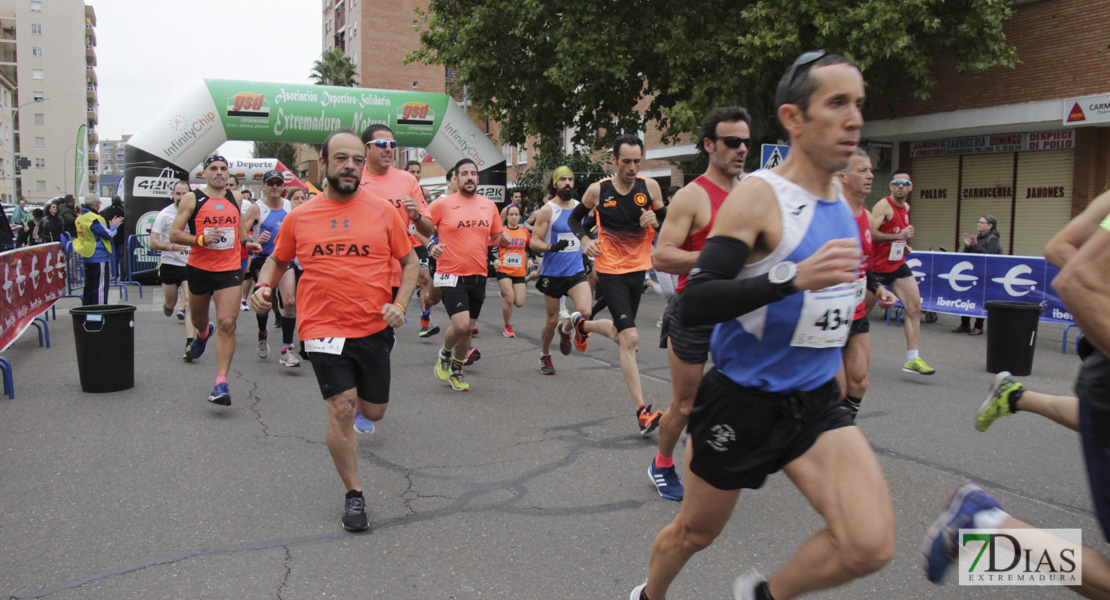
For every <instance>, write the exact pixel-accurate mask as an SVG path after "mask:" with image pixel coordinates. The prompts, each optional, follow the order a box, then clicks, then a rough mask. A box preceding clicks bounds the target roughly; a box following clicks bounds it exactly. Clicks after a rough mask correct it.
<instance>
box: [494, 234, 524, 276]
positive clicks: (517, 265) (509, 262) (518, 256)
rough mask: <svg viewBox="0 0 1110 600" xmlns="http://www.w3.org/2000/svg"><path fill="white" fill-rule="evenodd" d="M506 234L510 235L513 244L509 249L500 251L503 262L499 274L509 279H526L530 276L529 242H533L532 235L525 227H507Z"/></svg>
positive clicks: (500, 258)
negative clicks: (525, 277) (526, 276)
mask: <svg viewBox="0 0 1110 600" xmlns="http://www.w3.org/2000/svg"><path fill="white" fill-rule="evenodd" d="M505 233H507V234H509V237H510V238H512V242H510V243H509V246H508V247H506V248H501V249H500V253H501V255H500V256H498V259H499V260H500V261H501V268H500V269H498V270H497V272H498V273H504V274H506V275H508V276H509V277H524V276H525V275H527V274H528V242H529V241H531V239H532V235H531V234H530V233H528V230H527V229H525V228H523V227H517V228H516V229H509V228H508V227H506V228H505Z"/></svg>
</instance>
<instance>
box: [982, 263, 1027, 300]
mask: <svg viewBox="0 0 1110 600" xmlns="http://www.w3.org/2000/svg"><path fill="white" fill-rule="evenodd" d="M1032 272H1033V267H1030V266H1029V265H1018V266H1016V267H1014V268H1012V269H1010V270H1009V271H1008V272H1007V273H1006V276H1005V277H995V278H994V279H991V281H993V282H995V283H1001V284H1002V286H1003V287H1005V288H1006V293H1007V294H1009V295H1011V296H1014V297H1015V298H1020V297H1022V296H1024V295H1026V294H1028V293H1029V292H1032V291H1033V290H1035V289H1037V282H1036V280H1033V279H1025V278H1023V277H1022V275H1029V274H1031V273H1032ZM1015 285H1022V286H1025V285H1027V286H1029V289H1026V290H1015V289H1014V286H1015Z"/></svg>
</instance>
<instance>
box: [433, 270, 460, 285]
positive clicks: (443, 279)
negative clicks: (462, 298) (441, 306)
mask: <svg viewBox="0 0 1110 600" xmlns="http://www.w3.org/2000/svg"><path fill="white" fill-rule="evenodd" d="M458 282H459V276H458V275H451V274H450V273H436V276H435V277H433V278H432V285H433V286H435V287H455V285H456V284H457V283H458Z"/></svg>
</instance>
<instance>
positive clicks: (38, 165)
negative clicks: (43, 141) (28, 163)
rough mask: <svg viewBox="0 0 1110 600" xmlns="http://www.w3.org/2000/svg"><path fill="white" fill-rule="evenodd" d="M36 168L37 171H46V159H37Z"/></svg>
mask: <svg viewBox="0 0 1110 600" xmlns="http://www.w3.org/2000/svg"><path fill="white" fill-rule="evenodd" d="M35 168H36V169H45V168H46V159H45V158H36V159H35Z"/></svg>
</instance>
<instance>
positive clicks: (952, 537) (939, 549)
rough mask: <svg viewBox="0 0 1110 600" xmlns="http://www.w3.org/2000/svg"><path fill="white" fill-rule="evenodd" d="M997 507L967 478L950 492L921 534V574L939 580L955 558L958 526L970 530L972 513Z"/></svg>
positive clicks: (972, 527) (998, 507) (957, 550)
mask: <svg viewBox="0 0 1110 600" xmlns="http://www.w3.org/2000/svg"><path fill="white" fill-rule="evenodd" d="M1001 508H1002V506H1001V505H1000V504H998V501H997V500H995V499H994V498H991V497H990V495H988V494H987V493H986V492H984V491H983V489H982V488H980V487H979V486H977V485H975V484H974V483H972V482H970V481H968V482H965V483H964V484H963V485H961V486H960V487H959V488H958V489H957V490H956V491H955V492H954V493H953V494H952V498H951V499H950V500H949V502H948V508H947V509H946V510H945V511H944V512H943V513H941V515H940V517H938V518H937V520H936V521H934V522H933V525H932V526H931V527H929V532H928V533H927V534H925V541H924V543H923V544H922V545H921V567H922V568H923V569H925V577H926V578H928V579H929V581H932V582H933V583H937V582H938V581H940V580H941V579H943V578H944V572H945V571H947V570H948V566H949V565H951V564H952V563H953V562H956V559H957V558H958V557H959V552H960V548H959V541H958V538H959V535H960V529H961V528H963V529H974V528H975V524H974V520H975V515H976V514H978V513H980V512H983V511H985V510H993V509H1001Z"/></svg>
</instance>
